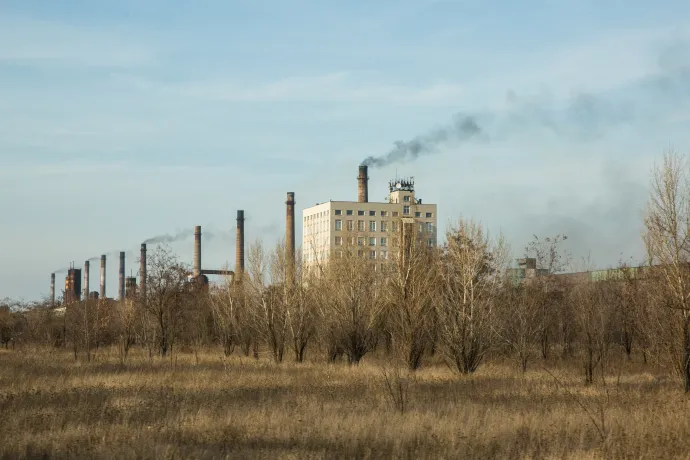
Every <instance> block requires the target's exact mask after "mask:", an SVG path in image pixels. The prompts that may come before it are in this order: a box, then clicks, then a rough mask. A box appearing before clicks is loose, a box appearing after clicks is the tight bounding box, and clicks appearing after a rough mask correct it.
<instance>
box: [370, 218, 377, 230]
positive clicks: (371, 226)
mask: <svg viewBox="0 0 690 460" xmlns="http://www.w3.org/2000/svg"><path fill="white" fill-rule="evenodd" d="M369 231H370V232H375V231H376V221H375V220H370V221H369Z"/></svg>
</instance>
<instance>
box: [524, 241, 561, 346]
mask: <svg viewBox="0 0 690 460" xmlns="http://www.w3.org/2000/svg"><path fill="white" fill-rule="evenodd" d="M533 237H534V238H533V239H532V241H530V242H529V243H528V244H527V246H526V247H525V257H533V258H534V259H536V263H537V264H536V266H537V268H536V269H537V270H538V271H539V272H540V276H539V277H538V278H537V279H536V280H535V281H534V282H535V283H538V284H541V287H542V289H543V290H544V291H546V292H549V293H550V294H547V298H546V299H544V302H542V303H541V304H540V309H539V311H540V313H541V318H540V321H539V323H540V324H541V327H542V329H541V331H540V333H539V342H540V349H541V355H542V358H543V359H547V358H548V356H549V351H550V349H551V345H552V341H553V336H554V335H556V333H560V335H561V339H562V344H563V347H562V348H563V355H564V356H566V355H567V354H568V352H569V349H570V348H569V338H571V336H572V333H571V332H572V331H571V330H570V328H571V327H572V322H571V321H569V320H570V316H571V315H569V314H568V313H569V312H568V310H567V306H566V305H567V304H564V303H562V302H560V292H561V291H562V289H551V287H552V285H553V283H555V280H554V277H553V275H555V274H557V273H561V272H563V271H565V270H566V269H567V268H568V267H570V265H571V263H572V255H571V254H570V253H569V252H567V251H565V250H564V249H562V247H561V246H562V244H563V242H564V241H565V240H567V239H568V237H567V236H566V235H563V234H558V235H556V236H554V237H546V238H543V239H540V238H539V237H538V236H537V235H533Z"/></svg>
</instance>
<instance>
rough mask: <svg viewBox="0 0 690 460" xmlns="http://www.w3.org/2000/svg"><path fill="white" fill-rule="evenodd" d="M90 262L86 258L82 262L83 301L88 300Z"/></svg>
mask: <svg viewBox="0 0 690 460" xmlns="http://www.w3.org/2000/svg"><path fill="white" fill-rule="evenodd" d="M90 267H91V262H89V261H88V260H87V261H86V262H84V301H87V300H89V268H90Z"/></svg>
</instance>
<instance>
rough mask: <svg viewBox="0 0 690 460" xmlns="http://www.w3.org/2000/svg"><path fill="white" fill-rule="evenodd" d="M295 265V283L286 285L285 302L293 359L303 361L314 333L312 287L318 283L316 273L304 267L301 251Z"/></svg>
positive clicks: (314, 307)
mask: <svg viewBox="0 0 690 460" xmlns="http://www.w3.org/2000/svg"><path fill="white" fill-rule="evenodd" d="M295 267H296V269H295V283H294V284H292V285H290V284H288V285H287V290H286V291H285V304H286V315H287V322H288V327H289V332H290V344H291V346H292V351H293V352H294V354H295V361H296V362H298V363H301V362H302V361H304V355H305V352H306V350H307V345H308V344H309V343H310V342H311V341H312V339H313V338H314V336H315V335H316V320H317V314H318V312H317V308H316V302H317V296H316V295H315V292H316V291H315V289H314V288H315V286H316V285H317V284H318V278H317V273H315V272H309V271H308V270H306V269H305V266H304V263H303V261H302V257H301V251H297V261H296V263H295Z"/></svg>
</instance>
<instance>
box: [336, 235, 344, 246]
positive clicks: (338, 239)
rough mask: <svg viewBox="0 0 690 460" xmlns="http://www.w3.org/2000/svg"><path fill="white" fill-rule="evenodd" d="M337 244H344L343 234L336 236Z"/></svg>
mask: <svg viewBox="0 0 690 460" xmlns="http://www.w3.org/2000/svg"><path fill="white" fill-rule="evenodd" d="M335 245H336V246H342V245H343V237H342V236H336V237H335Z"/></svg>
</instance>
